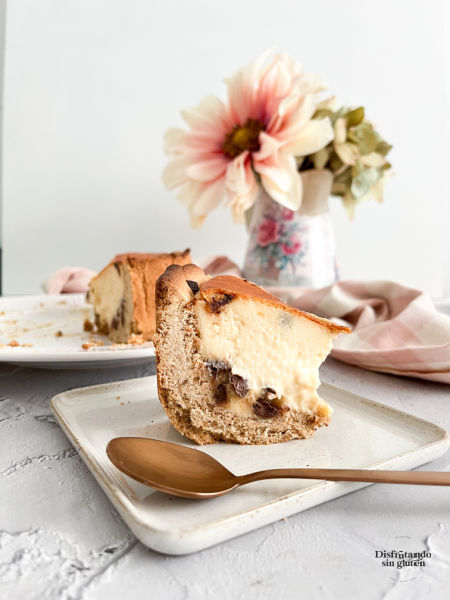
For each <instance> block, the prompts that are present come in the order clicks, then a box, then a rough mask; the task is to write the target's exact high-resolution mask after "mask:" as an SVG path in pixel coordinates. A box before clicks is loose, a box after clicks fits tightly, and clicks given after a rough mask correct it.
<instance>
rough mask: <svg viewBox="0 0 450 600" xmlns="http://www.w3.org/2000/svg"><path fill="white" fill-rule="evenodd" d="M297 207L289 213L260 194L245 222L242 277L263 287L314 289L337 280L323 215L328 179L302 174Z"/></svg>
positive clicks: (330, 236) (328, 223)
mask: <svg viewBox="0 0 450 600" xmlns="http://www.w3.org/2000/svg"><path fill="white" fill-rule="evenodd" d="M301 177H302V183H303V197H302V206H301V209H300V210H298V211H292V210H289V209H288V208H285V207H283V206H281V205H280V204H278V203H277V202H274V201H273V200H272V198H270V196H269V195H268V194H267V193H266V192H265V191H264V190H263V189H261V193H260V197H259V199H258V201H257V202H256V204H255V205H254V208H253V210H252V212H251V214H250V215H249V218H248V229H249V242H248V246H247V253H246V257H245V263H244V276H245V277H246V279H249V280H250V281H253V282H255V283H257V284H259V285H262V286H278V287H293V286H295V287H309V288H319V287H323V286H326V285H329V284H331V283H333V282H334V281H335V280H336V277H337V274H336V260H335V238H334V231H333V226H332V223H331V219H330V215H329V212H328V198H329V195H330V191H331V184H332V180H333V177H332V174H331V173H330V172H329V171H326V170H321V171H319V170H315V169H312V170H309V171H304V172H303V173H301Z"/></svg>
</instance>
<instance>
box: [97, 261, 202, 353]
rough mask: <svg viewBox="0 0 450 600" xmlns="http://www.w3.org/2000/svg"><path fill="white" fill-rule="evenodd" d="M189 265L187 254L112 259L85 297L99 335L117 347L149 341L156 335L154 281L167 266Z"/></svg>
mask: <svg viewBox="0 0 450 600" xmlns="http://www.w3.org/2000/svg"><path fill="white" fill-rule="evenodd" d="M190 262H191V257H190V254H189V250H185V251H184V252H172V253H170V254H145V253H128V254H118V255H117V256H115V257H114V258H113V259H112V261H111V262H110V263H109V264H108V265H107V266H106V267H105V268H104V269H102V271H100V273H99V274H98V275H96V276H95V277H93V278H92V279H91V282H90V284H89V290H88V293H87V300H88V302H90V303H91V304H93V306H94V314H95V324H96V327H97V331H98V333H102V334H104V335H107V336H108V337H109V338H110V339H111V340H112V341H114V342H117V343H127V342H132V341H135V342H136V341H137V342H144V341H147V340H151V339H152V337H153V334H154V333H155V283H156V280H157V279H158V277H159V276H160V275H161V273H164V271H165V269H166V268H167V267H168V266H169V265H173V264H176V265H185V264H188V263H190Z"/></svg>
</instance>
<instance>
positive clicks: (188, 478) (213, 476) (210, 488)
mask: <svg viewBox="0 0 450 600" xmlns="http://www.w3.org/2000/svg"><path fill="white" fill-rule="evenodd" d="M106 453H107V455H108V458H109V459H110V461H111V462H112V463H113V465H114V466H116V467H117V468H118V469H119V470H120V471H122V472H123V473H125V474H126V475H128V476H129V477H132V478H133V479H136V480H137V481H140V482H141V483H144V484H146V485H149V486H151V487H153V488H155V489H157V490H160V491H161V492H167V493H169V494H173V495H175V496H183V497H184V498H208V497H213V496H221V495H222V494H226V493H227V492H230V491H231V490H232V489H233V488H235V487H237V486H238V485H239V481H238V478H237V477H236V476H235V475H233V474H232V473H230V471H228V469H226V468H225V467H224V466H223V465H222V464H220V463H219V462H218V461H217V460H215V459H214V458H212V457H211V456H209V455H208V454H205V453H204V452H200V451H199V450H194V449H193V448H188V447H186V446H181V445H180V444H172V443H171V442H162V441H159V440H151V439H148V438H140V437H119V438H114V439H112V440H111V441H110V442H109V444H108V445H107V447H106Z"/></svg>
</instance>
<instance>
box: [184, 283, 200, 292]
mask: <svg viewBox="0 0 450 600" xmlns="http://www.w3.org/2000/svg"><path fill="white" fill-rule="evenodd" d="M186 283H187V284H188V286H189V287H190V288H191V290H192V293H193V294H196V293H197V292H199V291H200V286H199V285H198V283H197V282H196V281H192V280H191V279H186Z"/></svg>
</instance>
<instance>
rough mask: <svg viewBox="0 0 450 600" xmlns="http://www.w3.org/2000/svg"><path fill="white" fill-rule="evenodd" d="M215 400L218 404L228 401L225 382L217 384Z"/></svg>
mask: <svg viewBox="0 0 450 600" xmlns="http://www.w3.org/2000/svg"><path fill="white" fill-rule="evenodd" d="M214 400H215V401H216V402H217V404H224V403H225V402H226V401H227V388H226V387H225V384H223V383H221V384H219V385H218V386H217V388H216V391H215V394H214Z"/></svg>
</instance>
